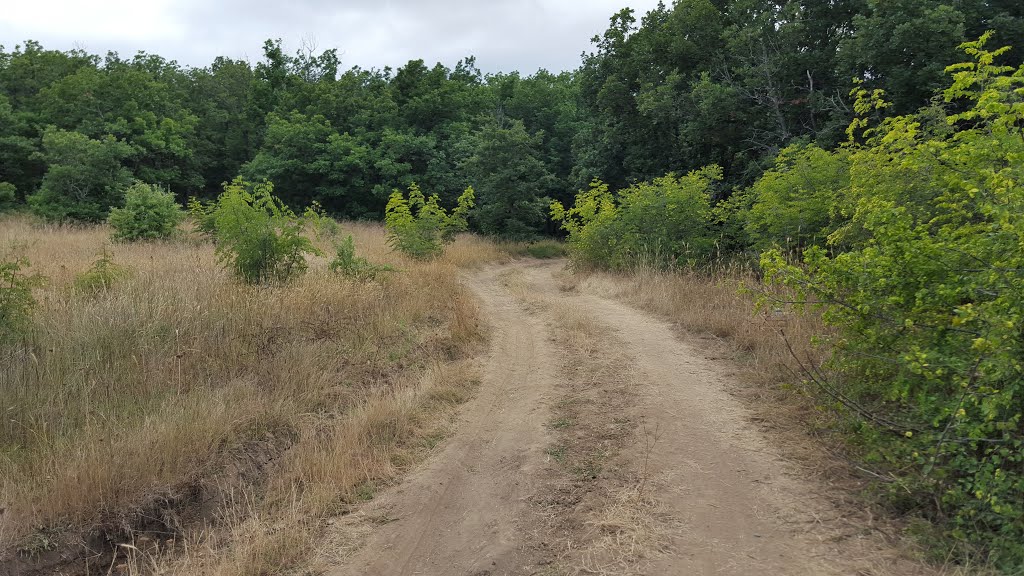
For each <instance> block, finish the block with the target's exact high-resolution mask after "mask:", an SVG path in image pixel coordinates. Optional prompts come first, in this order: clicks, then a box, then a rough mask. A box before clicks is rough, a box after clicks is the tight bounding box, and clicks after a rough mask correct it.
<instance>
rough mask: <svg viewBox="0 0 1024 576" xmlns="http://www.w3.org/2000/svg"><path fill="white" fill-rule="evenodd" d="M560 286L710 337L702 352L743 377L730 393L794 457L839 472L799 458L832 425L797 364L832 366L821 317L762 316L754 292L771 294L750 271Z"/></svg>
mask: <svg viewBox="0 0 1024 576" xmlns="http://www.w3.org/2000/svg"><path fill="white" fill-rule="evenodd" d="M562 284H563V285H562V289H563V290H582V291H586V292H590V293H594V294H597V295H601V296H605V297H609V298H615V299H619V300H622V301H625V302H627V303H629V304H632V305H633V306H636V307H637V308H640V309H643V310H647V311H649V312H652V313H655V314H658V315H659V316H662V317H664V318H667V319H669V320H671V321H672V322H674V323H675V324H676V325H677V326H679V327H680V328H682V329H683V330H685V331H686V332H688V333H690V334H697V335H704V336H708V337H712V340H711V341H708V342H707V343H706V344H707V345H706V346H705V348H706V349H707V350H708V351H709V352H710V353H713V354H717V355H718V356H720V357H722V358H725V359H729V360H734V361H735V362H734V365H735V366H736V368H737V370H738V371H739V372H740V375H741V376H742V377H741V378H740V379H738V381H739V383H740V384H741V386H739V387H737V388H736V389H734V390H732V392H733V393H734V394H736V395H738V396H740V397H742V398H743V399H744V400H745V401H746V402H747V404H748V406H749V407H750V408H751V409H752V410H753V411H754V414H755V417H756V418H757V419H758V420H759V421H760V422H761V423H762V424H763V425H764V426H766V427H767V428H771V429H773V430H775V431H776V432H785V433H787V434H788V435H790V436H791V437H790V438H789V440H791V442H790V444H792V445H791V446H790V448H791V449H792V452H793V454H792V455H795V456H797V457H799V458H801V459H806V460H807V462H811V461H812V460H815V462H814V465H815V466H818V467H821V468H822V469H821V472H822V473H826V472H827V471H831V472H836V471H837V468H836V466H837V465H838V463H837V462H825V461H822V460H821V459H820V458H815V457H814V456H813V455H810V454H804V455H803V456H806V458H803V456H801V455H800V454H798V453H799V452H801V451H803V450H804V448H806V447H807V443H806V442H805V441H803V440H801V439H800V438H805V437H806V435H807V433H808V432H811V433H817V432H819V431H821V430H823V429H824V428H825V427H826V425H827V418H828V415H827V414H825V413H823V412H821V411H819V410H817V409H815V407H814V403H813V402H812V401H810V400H809V395H808V394H806V393H805V392H806V391H805V390H803V389H802V388H801V381H802V379H803V377H802V374H801V369H800V364H803V365H805V366H811V365H813V366H820V365H821V364H822V362H824V360H825V359H826V358H827V351H826V350H824V349H823V348H819V347H816V346H814V345H813V344H812V341H813V338H814V337H815V336H817V335H821V334H824V333H826V330H827V328H826V327H825V326H824V325H823V324H822V322H821V318H820V317H819V316H817V315H816V314H813V313H807V314H801V313H796V312H794V311H793V310H790V309H788V308H787V307H784V306H780V307H774V308H769V309H766V310H761V311H757V310H756V305H755V298H756V297H755V295H754V294H752V293H751V291H760V290H765V289H766V288H765V287H764V286H763V285H762V284H761V282H760V281H759V279H758V278H756V277H755V276H754V274H753V273H752V272H751V271H750V270H747V269H743V268H739V267H736V268H722V269H719V270H717V271H715V272H713V273H697V272H686V271H683V272H675V273H668V272H661V271H657V270H650V269H640V270H636V271H633V272H629V273H609V272H596V271H581V272H577V273H574V274H566V275H564V276H563V278H562ZM794 355H795V356H796V358H799V362H798V361H797V360H796V359H795V358H794ZM815 450H817V449H815ZM813 451H814V450H812V452H813Z"/></svg>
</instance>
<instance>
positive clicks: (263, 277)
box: [190, 177, 321, 284]
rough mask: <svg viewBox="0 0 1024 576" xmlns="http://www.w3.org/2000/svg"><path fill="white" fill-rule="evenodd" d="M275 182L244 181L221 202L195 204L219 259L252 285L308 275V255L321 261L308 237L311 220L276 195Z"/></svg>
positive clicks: (227, 187)
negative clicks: (214, 244)
mask: <svg viewBox="0 0 1024 576" xmlns="http://www.w3.org/2000/svg"><path fill="white" fill-rule="evenodd" d="M273 192H274V185H273V184H272V183H270V182H259V183H255V184H252V183H249V182H246V181H245V180H244V179H242V178H241V177H239V178H235V179H234V180H233V181H232V182H230V183H227V184H225V185H224V192H223V193H221V195H220V196H219V197H218V198H217V201H216V202H214V203H212V204H209V205H202V204H200V203H198V202H193V203H191V204H190V211H191V212H192V214H193V215H194V216H195V217H196V218H197V219H198V220H199V221H200V227H201V228H203V229H205V230H206V231H207V232H209V233H211V234H212V235H213V237H214V238H215V239H216V240H217V258H218V259H219V260H220V262H221V263H222V264H224V266H225V267H227V268H228V269H229V270H231V271H232V272H233V273H234V274H235V276H236V277H237V278H238V279H239V280H242V281H243V282H245V283H247V284H261V283H266V282H272V281H276V282H284V281H287V280H291V279H292V278H295V277H296V276H299V275H301V274H303V273H304V272H305V271H306V268H307V264H306V257H305V255H306V254H315V255H318V256H319V255H321V252H320V251H319V250H318V249H317V248H316V247H315V246H313V243H312V241H310V239H309V238H307V237H306V236H305V235H304V234H303V230H304V228H305V224H306V220H305V218H304V217H299V216H297V215H296V214H295V212H293V211H292V210H291V209H290V208H288V206H286V205H285V204H284V203H283V202H281V200H280V199H279V198H277V197H275V196H274V195H273Z"/></svg>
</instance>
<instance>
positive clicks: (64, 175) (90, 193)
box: [27, 129, 131, 222]
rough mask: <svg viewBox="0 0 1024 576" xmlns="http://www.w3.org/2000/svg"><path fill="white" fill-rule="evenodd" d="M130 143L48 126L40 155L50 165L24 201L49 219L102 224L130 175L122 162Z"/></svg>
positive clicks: (119, 200)
mask: <svg viewBox="0 0 1024 576" xmlns="http://www.w3.org/2000/svg"><path fill="white" fill-rule="evenodd" d="M130 154H131V147H130V146H128V144H125V143H124V142H121V141H120V140H115V139H114V138H113V137H107V138H104V139H100V140H94V139H92V138H89V137H88V136H85V135H84V134H79V133H78V132H66V131H64V130H55V129H50V130H47V131H46V133H45V134H43V156H44V157H45V158H46V163H47V165H48V168H47V170H46V175H45V176H43V182H42V185H41V186H40V188H39V191H38V192H36V193H35V194H32V195H31V196H29V197H28V199H27V200H28V204H29V206H30V207H31V208H32V210H33V211H34V212H35V213H36V214H38V215H39V216H41V217H43V218H46V219H47V220H53V221H57V222H64V221H66V220H81V221H85V222H102V221H104V220H106V218H107V216H108V214H109V213H110V209H111V208H112V207H114V206H120V205H121V203H122V202H123V200H124V193H123V191H124V189H125V188H126V187H127V186H128V185H129V184H131V173H130V172H129V171H128V170H127V169H126V168H124V167H123V166H122V165H121V162H122V161H123V160H124V159H125V158H127V157H128V156H129V155H130Z"/></svg>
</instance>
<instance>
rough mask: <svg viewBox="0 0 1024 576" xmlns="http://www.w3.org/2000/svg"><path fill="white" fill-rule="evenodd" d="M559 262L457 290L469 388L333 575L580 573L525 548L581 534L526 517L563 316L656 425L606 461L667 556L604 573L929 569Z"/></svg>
mask: <svg viewBox="0 0 1024 576" xmlns="http://www.w3.org/2000/svg"><path fill="white" fill-rule="evenodd" d="M561 267H562V263H559V262H554V263H552V262H525V263H524V262H517V263H513V264H511V265H505V266H496V267H491V268H488V269H486V270H484V271H482V272H479V273H477V274H475V275H473V276H472V277H470V278H468V279H467V284H468V286H469V287H470V288H471V289H472V290H473V292H474V293H475V294H476V295H477V296H478V297H479V299H480V300H481V302H482V306H483V311H484V314H485V317H487V318H488V319H489V321H490V323H491V324H492V327H493V333H492V346H491V351H490V353H489V355H488V356H487V357H486V359H485V365H484V369H483V379H482V384H481V389H480V393H479V395H478V397H477V398H476V399H474V400H473V401H471V402H470V403H468V404H467V405H466V407H465V408H464V411H463V413H464V416H463V421H462V423H461V424H460V425H459V428H458V430H457V432H456V434H455V436H454V437H453V438H452V439H451V440H450V441H449V442H448V443H447V445H446V446H445V448H444V449H443V450H442V451H440V452H439V453H438V454H436V455H434V456H432V457H431V458H430V459H429V460H428V462H427V463H426V464H425V465H424V466H422V467H421V468H420V469H419V470H418V471H416V472H414V473H412V474H411V475H410V476H409V478H408V479H407V480H406V481H405V482H404V483H403V484H402V485H401V486H399V487H398V488H396V489H395V490H393V491H391V492H389V493H386V494H384V495H383V496H382V497H381V498H379V499H378V501H376V502H374V503H372V504H371V505H370V507H371V508H372V509H373V510H376V511H377V513H378V514H380V513H381V511H385V512H386V513H387V515H388V516H389V517H391V518H396V520H395V521H394V522H392V523H390V524H386V525H384V526H382V527H380V528H379V529H378V530H376V531H375V532H374V533H373V534H372V535H371V536H370V538H369V540H368V542H367V543H366V545H365V546H364V547H363V548H362V549H361V550H360V551H359V552H357V553H356V554H355V556H354V557H353V558H352V559H351V560H350V561H349V562H348V563H347V564H346V566H344V567H342V568H339V569H338V570H337V571H336V572H334V573H333V574H336V575H337V576H343V575H344V576H347V575H356V574H359V575H363V574H366V575H388V576H391V575H399V576H404V575H413V574H416V575H421V574H422V575H432V576H442V575H445V576H449V575H450V576H483V575H492V576H499V575H520V574H560V573H564V572H568V573H588V572H586V571H585V570H579V569H577V570H575V571H574V570H573V569H572V567H571V566H570V567H565V566H561V567H560V568H561V570H555V569H549V568H546V567H545V565H546V564H547V563H548V562H551V559H550V558H541V557H540V555H539V553H538V550H543V549H546V550H552V549H559V548H564V547H565V546H564V545H565V544H566V543H565V542H550V541H548V542H538V538H541V539H543V538H547V539H552V538H561V539H569V540H571V539H573V538H582V537H584V535H585V533H586V527H585V526H583V525H581V526H580V527H579V528H580V530H579V533H578V534H572V533H569V534H557V535H554V534H552V533H550V532H549V533H546V534H545V533H544V531H543V530H542V529H540V528H538V527H537V526H536V524H537V522H538V519H537V515H536V513H535V512H534V511H531V509H530V507H531V501H535V500H536V499H537V498H536V497H537V496H538V495H539V494H543V493H544V492H545V491H546V490H550V489H552V485H551V482H552V476H551V469H552V463H551V462H550V458H549V457H548V456H547V455H546V454H545V448H546V447H547V446H549V444H550V443H551V442H552V432H551V431H550V430H549V428H548V427H547V426H546V425H547V424H549V418H550V407H551V406H552V405H553V403H555V402H557V401H558V399H559V392H560V384H561V383H562V382H564V379H565V378H566V375H565V374H560V373H559V370H558V368H559V358H560V354H563V353H564V352H563V351H561V350H559V349H558V347H557V345H556V344H555V339H554V338H553V337H552V334H554V333H555V332H556V331H557V330H559V327H558V325H557V322H556V321H555V320H554V318H555V316H556V315H554V314H552V311H557V309H558V307H570V306H571V307H574V308H576V309H578V310H579V311H581V312H582V313H583V314H585V315H586V316H588V317H589V319H590V320H591V321H593V322H595V323H596V324H598V325H600V326H601V327H603V329H604V330H606V331H607V334H608V338H609V339H614V341H615V345H616V346H617V347H620V348H622V350H621V351H622V352H624V353H625V356H626V357H627V358H628V359H629V362H631V366H630V367H629V371H630V373H631V374H632V375H633V376H632V377H633V378H634V379H635V383H634V384H635V385H634V389H635V390H637V398H636V401H635V402H634V403H633V406H632V407H631V408H630V410H631V411H632V412H633V416H634V417H636V418H637V419H638V421H642V422H643V425H644V426H645V427H646V428H648V429H652V430H657V437H658V439H657V441H656V442H655V443H654V445H653V447H650V446H649V447H648V449H646V450H631V449H630V448H629V447H627V448H625V449H623V450H622V454H621V455H620V457H619V462H618V465H619V466H622V467H629V466H640V465H643V466H644V468H645V470H649V471H650V474H649V476H650V478H649V480H645V482H649V486H648V488H647V489H648V490H649V491H650V492H651V493H652V494H654V497H655V498H656V499H657V500H658V501H659V509H660V511H661V512H660V513H661V514H662V516H664V518H667V519H669V521H670V522H671V524H672V525H673V526H674V527H675V531H674V532H673V536H672V538H671V543H670V546H669V547H668V549H667V550H666V549H662V550H658V551H657V553H653V551H652V554H651V555H650V558H649V561H648V562H645V563H644V564H643V566H642V567H637V566H624V567H621V570H619V571H615V570H612V571H609V572H606V573H623V574H625V573H629V574H633V573H643V574H651V575H665V576H669V575H673V576H674V575H691V574H693V575H703V574H707V575H722V574H727V575H744V574H763V575H775V574H778V575H818V574H823V575H829V574H861V575H883V574H893V575H903V574H906V575H916V574H929V573H935V572H934V571H931V570H928V569H927V568H924V567H922V566H920V565H919V564H917V563H915V562H911V561H909V560H907V559H905V558H904V557H902V556H901V555H900V554H899V553H898V552H897V551H896V550H895V549H893V547H892V546H891V545H889V544H887V543H886V542H884V541H882V540H881V539H880V538H878V537H877V536H872V535H863V534H857V533H856V532H857V531H856V530H853V531H851V530H850V527H849V526H848V525H846V524H845V523H844V522H843V519H842V518H841V515H840V514H839V512H837V510H836V509H835V508H834V507H832V506H831V505H830V503H829V502H828V501H827V493H828V490H827V487H825V486H820V485H816V484H814V483H813V482H811V481H810V480H807V479H803V478H800V477H799V474H798V471H797V470H796V469H795V468H794V467H793V466H791V465H790V464H788V463H787V462H786V461H785V460H784V459H783V458H782V457H781V456H780V454H779V452H778V450H776V449H775V448H774V447H773V446H772V445H771V443H770V441H769V440H768V439H767V438H766V437H765V436H764V435H763V434H762V433H761V432H760V431H759V430H758V429H757V428H756V427H755V426H754V425H752V424H751V423H750V420H749V414H748V411H747V410H746V409H745V408H744V407H743V405H742V403H741V402H740V401H739V400H737V399H736V398H735V397H733V396H731V395H730V394H729V393H728V391H727V390H728V385H727V383H728V379H729V378H730V376H728V374H729V373H730V367H728V366H722V365H719V364H716V362H715V361H713V360H709V359H707V357H706V355H705V354H704V353H702V351H701V350H700V349H699V348H697V347H696V345H694V344H691V343H688V342H686V341H684V340H682V339H680V338H679V337H678V336H677V335H676V333H675V331H674V330H673V327H672V325H671V324H670V323H668V322H666V321H663V320H660V319H657V318H654V317H652V316H651V315H649V314H646V313H643V312H640V311H637V310H635V309H633V308H630V307H629V306H627V305H625V304H623V303H621V302H618V301H615V300H610V299H606V298H602V297H599V296H596V295H592V294H583V293H578V292H573V291H565V290H562V289H560V286H559V282H558V280H557V278H556V276H557V275H558V274H559V273H560V270H561ZM509 274H519V275H520V276H521V277H522V278H524V279H525V290H526V291H527V292H528V297H524V295H523V290H524V286H519V287H518V289H517V290H512V289H510V286H509V284H508V283H507V281H506V280H507V278H508V275H509ZM538 302H540V303H541V304H538ZM595 385H597V386H600V385H601V384H600V383H595ZM633 448H636V447H635V446H634V447H633ZM640 452H643V454H641V453H640ZM641 458H642V459H644V460H645V462H643V463H642V464H641V463H640V462H638V461H637V460H638V459H641ZM630 459H632V460H633V462H630ZM581 524H582V523H581ZM569 545H570V547H571V545H572V542H569ZM549 570H550V571H549ZM590 573H592V572H590Z"/></svg>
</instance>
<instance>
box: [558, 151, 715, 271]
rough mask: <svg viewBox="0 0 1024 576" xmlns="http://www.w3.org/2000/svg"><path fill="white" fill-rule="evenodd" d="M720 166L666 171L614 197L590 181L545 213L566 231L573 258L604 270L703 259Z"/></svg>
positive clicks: (709, 247)
mask: <svg viewBox="0 0 1024 576" xmlns="http://www.w3.org/2000/svg"><path fill="white" fill-rule="evenodd" d="M721 177H722V170H721V168H719V167H717V166H709V167H706V168H702V169H701V170H697V171H694V172H690V173H689V174H687V175H686V176H682V177H677V176H675V175H674V174H669V175H667V176H664V177H662V178H658V179H655V180H654V181H652V182H644V183H641V184H636V185H634V186H631V187H629V188H627V189H625V190H622V191H620V192H619V193H618V194H617V195H612V194H611V192H609V190H608V186H607V185H606V184H604V183H602V182H599V181H595V182H593V183H592V184H591V185H590V189H589V190H586V191H583V192H580V193H579V194H577V196H576V202H575V204H574V205H573V206H572V207H571V208H569V209H566V208H565V207H564V206H562V204H561V203H560V202H554V203H552V204H551V216H552V218H553V219H554V220H555V221H556V222H560V223H561V226H562V229H563V230H565V231H567V232H568V233H569V240H568V242H569V246H570V247H571V249H572V257H573V260H574V261H576V262H577V263H578V264H583V265H588V266H597V267H605V268H629V267H632V266H635V265H637V264H638V263H646V264H653V265H657V266H688V265H693V264H696V263H698V262H702V261H705V260H707V259H708V258H709V257H710V256H711V253H712V252H713V250H714V247H715V240H714V235H713V234H712V230H711V206H710V198H711V196H710V191H711V186H712V184H713V183H714V182H715V181H717V180H720V179H721Z"/></svg>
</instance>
